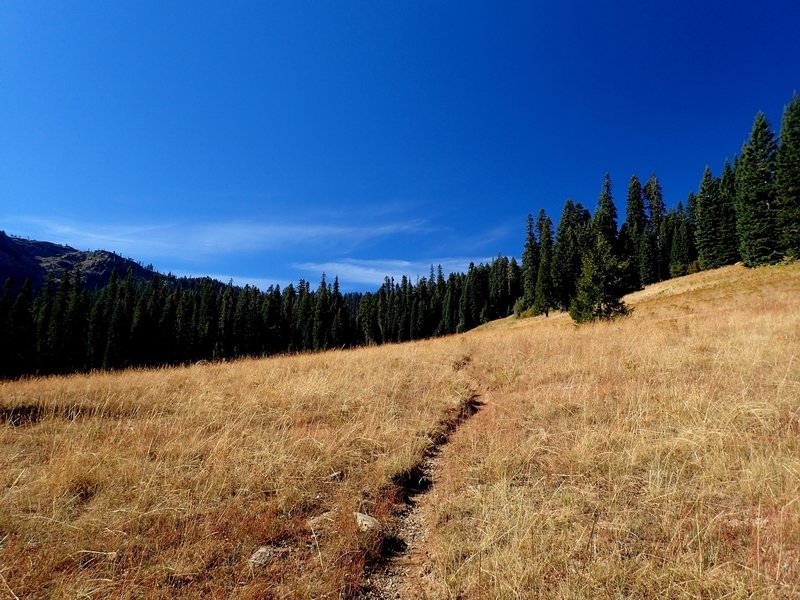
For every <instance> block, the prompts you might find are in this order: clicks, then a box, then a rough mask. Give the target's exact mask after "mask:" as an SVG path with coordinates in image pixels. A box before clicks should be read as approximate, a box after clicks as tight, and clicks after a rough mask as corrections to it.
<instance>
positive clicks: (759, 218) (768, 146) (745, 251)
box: [736, 113, 781, 267]
mask: <svg viewBox="0 0 800 600" xmlns="http://www.w3.org/2000/svg"><path fill="white" fill-rule="evenodd" d="M777 148H778V146H777V143H776V142H775V135H774V134H773V132H772V129H771V128H770V125H769V122H768V121H767V118H766V117H765V116H764V114H763V113H758V115H756V119H755V122H754V123H753V129H752V130H751V132H750V138H749V139H748V141H747V143H745V144H744V146H743V147H742V155H741V158H740V159H739V162H738V165H737V167H736V225H737V232H738V234H739V250H740V252H741V255H742V260H743V261H744V264H745V265H746V266H748V267H754V266H758V265H763V264H771V263H775V262H777V261H779V260H780V259H781V252H780V244H779V241H778V235H777V233H778V231H777V227H776V222H775V221H776V215H775V212H776V211H775V182H774V179H775V153H776V151H777Z"/></svg>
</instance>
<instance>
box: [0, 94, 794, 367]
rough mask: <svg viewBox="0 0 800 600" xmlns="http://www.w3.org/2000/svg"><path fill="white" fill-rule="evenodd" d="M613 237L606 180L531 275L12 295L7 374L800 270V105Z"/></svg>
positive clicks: (538, 225) (307, 344)
mask: <svg viewBox="0 0 800 600" xmlns="http://www.w3.org/2000/svg"><path fill="white" fill-rule="evenodd" d="M626 200H627V203H626V213H625V221H624V222H623V223H622V225H621V226H619V224H618V216H617V209H616V205H615V201H614V197H613V189H612V182H611V178H610V176H609V175H606V176H605V178H604V181H603V183H602V186H601V192H600V196H599V198H598V201H597V207H596V209H595V211H594V214H590V212H589V211H588V210H587V209H586V208H584V207H583V206H582V205H581V204H580V203H576V202H573V201H572V200H567V201H566V203H565V205H564V209H563V211H562V214H561V218H560V220H559V223H558V226H557V227H556V228H555V230H554V227H553V221H552V220H551V219H550V217H549V216H548V215H547V214H546V212H545V211H544V210H541V211H539V213H538V215H537V218H536V219H534V218H533V216H532V215H529V216H528V220H527V226H526V232H525V243H524V247H523V252H522V261H521V262H522V264H521V265H519V264H518V263H517V262H516V259H515V258H510V259H509V258H507V257H504V256H498V257H497V258H495V259H494V260H492V261H491V262H490V263H489V264H479V265H475V264H470V266H469V269H468V271H467V272H466V273H451V274H449V275H448V276H447V277H445V275H444V273H443V272H442V269H441V267H439V268H438V269H437V270H434V269H433V267H431V271H430V274H429V276H428V277H422V278H420V279H418V280H417V281H416V282H411V281H410V280H409V279H408V278H407V277H405V276H404V277H402V278H401V280H400V281H399V282H397V281H395V280H394V279H392V278H386V279H385V280H384V282H383V284H382V285H381V286H380V288H379V289H378V290H377V291H375V292H369V293H365V294H359V293H348V294H343V293H342V292H341V290H340V289H339V282H338V279H337V278H334V280H333V282H329V281H328V280H327V279H326V277H325V275H323V276H322V279H321V281H320V283H319V285H318V286H317V287H316V288H313V289H312V286H311V284H310V283H309V282H308V281H305V280H300V281H299V282H298V284H297V285H294V284H290V285H288V286H286V287H285V288H283V289H281V288H280V287H279V286H270V287H269V288H268V289H267V290H266V291H261V290H258V289H257V288H254V287H250V286H245V287H243V288H240V287H236V286H234V285H232V284H228V285H227V286H226V285H222V284H220V283H219V282H215V281H213V280H211V279H209V278H206V279H204V280H202V282H201V283H200V284H199V285H198V284H197V282H193V283H192V284H191V285H183V284H182V283H181V282H180V281H176V280H175V279H174V278H169V277H167V278H164V277H161V276H159V275H157V274H154V276H153V277H152V279H150V281H148V282H137V281H135V280H134V278H133V274H132V273H131V272H130V271H129V272H128V273H127V274H126V275H125V276H124V277H122V278H121V277H119V276H118V274H117V273H116V272H114V273H112V276H111V279H110V280H109V283H108V284H107V285H106V286H104V287H102V288H98V289H93V290H87V289H86V288H85V286H84V282H83V281H82V278H81V273H80V271H79V270H75V271H72V272H64V273H63V274H62V276H61V278H60V280H59V281H56V280H55V279H54V278H53V277H52V276H50V277H49V278H48V280H47V282H46V283H45V285H44V286H43V287H42V288H41V290H39V291H38V292H37V293H36V294H34V293H33V291H32V288H31V284H30V282H29V281H25V282H24V283H23V284H22V286H21V288H20V289H19V291H18V292H17V291H16V288H15V287H14V285H13V282H12V281H11V280H7V281H6V282H5V287H4V290H3V295H2V298H0V334H2V339H0V376H2V377H17V376H20V375H25V374H51V373H69V372H75V371H89V370H93V369H117V368H123V367H130V366H156V365H175V364H186V363H190V362H195V361H198V360H225V359H231V358H236V357H243V356H266V355H272V354H277V353H285V352H302V351H313V350H325V349H331V348H342V347H351V346H357V345H363V344H382V343H388V342H403V341H408V340H416V339H422V338H427V337H432V336H440V335H446V334H450V333H456V332H463V331H467V330H469V329H471V328H473V327H476V326H478V325H480V324H482V323H485V322H487V321H490V320H492V319H496V318H500V317H505V316H508V315H510V314H512V313H516V314H518V315H522V314H545V315H546V314H549V311H550V310H562V311H569V313H570V315H571V316H572V317H573V319H575V321H577V322H583V321H587V320H592V319H602V318H610V317H613V316H615V315H618V314H623V313H625V312H626V310H627V309H626V307H625V304H624V303H623V302H622V300H621V298H622V296H623V295H624V294H625V293H627V292H630V291H633V290H636V289H640V288H641V287H642V286H644V285H647V284H649V283H654V282H657V281H661V280H664V279H668V278H671V277H677V276H680V275H685V274H687V273H692V272H695V271H698V270H701V269H710V268H715V267H720V266H723V265H727V264H731V263H734V262H737V261H739V260H741V261H743V263H744V264H745V265H746V266H748V267H752V266H758V265H762V264H771V263H775V262H778V261H780V260H782V259H783V258H784V256H789V257H791V258H798V257H800V101H798V97H797V95H796V94H795V96H794V97H793V98H792V101H791V102H790V103H789V104H788V105H787V107H786V109H785V111H784V115H783V121H782V127H781V132H780V137H779V138H776V136H775V134H774V133H773V131H772V129H771V127H770V125H769V123H768V121H767V119H766V118H765V117H764V115H763V114H762V113H759V114H758V115H757V116H756V119H755V122H754V124H753V128H752V130H751V132H750V136H749V138H748V140H747V141H746V142H745V144H744V145H743V146H742V149H741V153H740V154H739V155H738V156H737V157H735V158H734V160H733V162H732V163H731V162H728V161H726V162H725V163H724V165H723V167H722V169H721V173H720V175H719V176H714V175H713V173H712V171H711V169H710V168H709V167H706V169H705V172H704V173H703V176H702V178H701V181H700V184H699V189H698V192H697V193H696V194H695V193H692V194H690V195H689V197H688V198H687V200H686V204H683V203H682V202H679V203H678V204H677V206H676V207H674V208H672V209H669V210H667V208H666V204H665V201H664V196H663V190H662V187H661V184H660V182H659V180H658V177H657V176H656V175H655V174H653V175H651V176H650V177H649V179H648V180H647V181H646V182H644V183H642V182H641V181H640V180H639V178H638V177H637V176H636V175H634V176H632V177H631V178H630V181H629V183H628V189H627V199H626Z"/></svg>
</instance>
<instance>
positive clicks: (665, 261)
mask: <svg viewBox="0 0 800 600" xmlns="http://www.w3.org/2000/svg"><path fill="white" fill-rule="evenodd" d="M643 193H644V199H645V204H646V206H647V210H648V212H649V213H650V215H649V230H650V234H651V236H652V239H651V240H650V244H651V249H652V260H653V261H654V262H653V264H652V265H650V266H649V267H643V268H644V269H645V270H646V271H650V272H652V273H654V274H655V281H661V280H662V279H667V278H668V277H669V253H670V248H671V244H670V240H669V233H670V232H669V229H668V228H667V227H666V224H665V220H664V219H665V217H666V214H667V209H666V204H665V203H664V194H663V191H662V189H661V182H660V181H659V180H658V177H657V176H656V174H655V173H653V174H652V175H650V179H648V180H647V183H645V184H644V190H643Z"/></svg>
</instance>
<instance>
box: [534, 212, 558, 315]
mask: <svg viewBox="0 0 800 600" xmlns="http://www.w3.org/2000/svg"><path fill="white" fill-rule="evenodd" d="M536 230H537V232H538V235H539V245H540V248H541V250H540V258H539V270H538V273H537V277H536V293H535V295H534V301H533V312H534V314H537V315H540V314H542V313H544V314H545V315H549V314H550V309H551V308H552V307H553V304H554V302H553V279H552V277H553V275H552V268H553V266H552V263H553V222H552V221H551V220H550V217H548V216H547V214H545V212H544V210H540V211H539V218H538V219H537V222H536Z"/></svg>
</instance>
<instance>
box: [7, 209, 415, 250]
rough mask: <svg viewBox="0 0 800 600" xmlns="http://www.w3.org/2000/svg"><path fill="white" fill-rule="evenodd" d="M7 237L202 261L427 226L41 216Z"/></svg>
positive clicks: (347, 243)
mask: <svg viewBox="0 0 800 600" xmlns="http://www.w3.org/2000/svg"><path fill="white" fill-rule="evenodd" d="M3 223H4V226H5V227H6V228H8V230H9V231H8V232H9V233H15V234H22V235H29V236H32V237H35V236H39V237H41V238H44V239H47V240H49V241H55V242H58V243H65V244H68V245H70V246H74V247H76V248H79V249H81V250H86V249H92V250H94V249H104V250H111V251H114V252H117V253H120V254H126V255H130V256H137V257H150V258H181V259H185V258H187V257H194V258H203V257H207V256H211V255H216V256H218V255H225V254H241V253H248V252H258V251H266V250H276V249H290V248H292V247H297V246H303V247H304V248H307V247H309V246H318V247H323V248H327V247H332V246H334V247H337V249H339V250H340V251H341V250H342V249H346V248H349V249H352V248H355V247H358V246H359V245H360V244H363V243H365V242H368V241H371V240H377V239H381V238H388V237H392V236H395V235H402V234H412V233H423V232H427V231H430V228H429V227H427V226H426V225H425V223H424V222H423V221H419V220H414V221H404V222H395V223H382V224H366V225H358V226H349V225H347V226H346V225H336V224H327V223H313V222H309V223H266V222H258V221H253V222H245V221H222V222H218V223H188V224H183V223H171V224H125V225H123V224H118V223H82V224H80V225H78V224H75V223H73V222H70V221H66V220H60V219H47V218H41V217H18V216H17V217H5V218H4V219H3Z"/></svg>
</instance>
